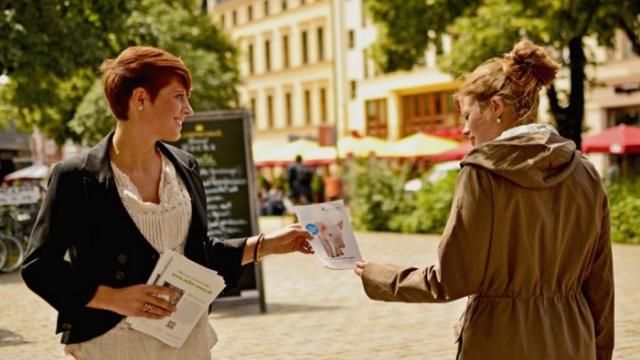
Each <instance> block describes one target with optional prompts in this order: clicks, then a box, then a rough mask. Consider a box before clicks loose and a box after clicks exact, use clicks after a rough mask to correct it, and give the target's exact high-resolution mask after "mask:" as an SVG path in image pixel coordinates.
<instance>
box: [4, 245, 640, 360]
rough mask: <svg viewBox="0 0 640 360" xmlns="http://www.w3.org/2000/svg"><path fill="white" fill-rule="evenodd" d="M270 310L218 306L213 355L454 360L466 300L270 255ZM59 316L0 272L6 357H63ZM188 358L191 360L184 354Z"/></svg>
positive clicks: (376, 249)
mask: <svg viewBox="0 0 640 360" xmlns="http://www.w3.org/2000/svg"><path fill="white" fill-rule="evenodd" d="M357 238H358V241H359V244H360V247H361V251H362V253H363V256H365V258H367V259H370V260H375V261H381V262H395V263H402V264H407V265H418V266H420V265H424V264H427V263H431V262H432V261H434V260H435V256H436V255H435V250H436V245H437V237H435V236H416V235H411V236H407V235H399V234H383V233H366V234H365V233H361V234H358V235H357ZM614 261H615V275H616V279H615V280H616V350H615V352H614V358H615V359H638V358H640V286H639V284H640V281H639V280H638V279H640V246H625V245H615V246H614ZM263 269H264V273H265V289H266V298H267V303H268V313H267V314H260V313H259V310H258V306H257V303H256V302H255V299H253V300H252V299H251V298H250V297H247V299H245V300H240V301H229V302H228V301H225V302H222V303H219V304H217V305H216V307H215V309H214V311H215V314H214V315H213V316H211V317H210V321H211V323H212V324H213V326H214V328H215V329H216V331H217V333H218V336H219V338H220V340H219V342H218V344H217V345H216V346H215V347H214V350H213V355H214V358H215V359H453V358H454V357H455V350H456V348H455V344H454V336H453V324H454V323H455V322H456V320H457V318H458V316H459V315H460V313H461V311H462V309H463V308H464V305H465V301H464V300H460V301H456V302H453V303H449V304H434V305H431V304H395V303H394V304H391V303H380V302H373V301H370V300H368V299H367V298H366V296H365V294H364V292H363V291H362V287H361V284H360V281H359V279H358V278H357V277H356V276H355V275H354V274H353V272H352V271H335V270H328V269H325V268H323V267H322V266H321V265H320V263H319V261H318V260H317V259H316V258H315V257H313V256H304V255H300V254H291V255H285V256H277V257H269V258H267V259H265V261H264V265H263ZM54 321H55V312H54V311H53V310H52V309H51V308H50V307H49V306H48V305H47V304H46V303H45V302H44V301H43V300H41V299H39V298H38V297H37V296H35V295H33V294H32V293H30V292H29V290H28V289H27V288H26V287H25V285H24V284H23V283H22V281H21V279H20V277H19V275H18V274H17V273H16V274H9V275H6V274H5V275H0V359H3V360H15V359H21V360H22V359H30V360H36V359H47V360H49V359H63V358H64V356H63V354H62V347H61V345H60V344H59V343H58V336H54V335H53V332H54ZM183 360H186V359H183Z"/></svg>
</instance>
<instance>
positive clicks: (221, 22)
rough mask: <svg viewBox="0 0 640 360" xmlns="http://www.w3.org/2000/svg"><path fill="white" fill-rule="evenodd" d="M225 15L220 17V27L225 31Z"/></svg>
mask: <svg viewBox="0 0 640 360" xmlns="http://www.w3.org/2000/svg"><path fill="white" fill-rule="evenodd" d="M224 25H225V24H224V14H222V15H220V27H221V28H223V29H224Z"/></svg>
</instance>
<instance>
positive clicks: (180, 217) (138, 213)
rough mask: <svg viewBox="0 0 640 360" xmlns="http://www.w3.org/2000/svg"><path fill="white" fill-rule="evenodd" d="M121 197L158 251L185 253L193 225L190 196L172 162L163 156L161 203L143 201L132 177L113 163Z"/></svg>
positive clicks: (136, 222)
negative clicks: (190, 228)
mask: <svg viewBox="0 0 640 360" xmlns="http://www.w3.org/2000/svg"><path fill="white" fill-rule="evenodd" d="M111 169H113V175H114V178H115V180H116V186H117V187H118V193H119V194H120V199H121V200H122V203H123V204H124V207H125V208H126V209H127V212H128V213H129V215H130V216H131V218H132V219H133V222H134V223H135V224H136V226H137V227H138V229H139V230H140V232H141V233H142V235H144V237H145V238H146V239H147V241H149V243H150V244H151V245H152V246H153V247H154V249H156V250H157V251H158V252H160V253H162V252H163V251H164V249H165V248H169V249H171V250H173V251H175V252H177V253H180V254H183V253H184V244H185V241H186V239H187V235H188V233H189V225H190V224H191V197H190V196H189V192H188V191H187V189H186V187H185V185H184V183H183V182H182V179H180V177H179V176H178V175H177V174H176V169H175V168H174V167H173V164H172V163H171V161H168V160H167V159H166V158H165V157H164V156H162V171H161V173H160V187H159V190H158V194H159V195H160V203H159V204H154V203H151V202H144V201H143V200H142V197H141V196H140V193H139V192H138V190H137V188H136V186H135V184H134V183H133V182H132V181H131V179H129V176H127V174H125V173H124V172H122V171H121V170H120V169H118V167H117V166H116V165H115V164H114V163H113V162H112V163H111Z"/></svg>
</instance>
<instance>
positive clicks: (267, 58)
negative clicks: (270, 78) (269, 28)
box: [264, 40, 271, 71]
mask: <svg viewBox="0 0 640 360" xmlns="http://www.w3.org/2000/svg"><path fill="white" fill-rule="evenodd" d="M264 66H265V69H266V71H271V40H265V41H264Z"/></svg>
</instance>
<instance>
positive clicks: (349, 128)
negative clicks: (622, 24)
mask: <svg viewBox="0 0 640 360" xmlns="http://www.w3.org/2000/svg"><path fill="white" fill-rule="evenodd" d="M363 2H364V1H363V0H334V1H331V0H317V1H313V0H306V1H305V0H260V1H258V0H229V1H218V2H217V3H216V4H215V5H213V6H212V7H211V9H210V12H211V14H212V16H213V19H214V21H217V22H218V23H219V24H220V25H221V26H222V27H223V29H224V30H225V31H227V32H228V33H229V34H230V35H231V37H232V38H233V39H234V41H235V42H236V44H237V45H238V46H239V47H240V49H241V53H242V55H241V64H240V68H241V73H242V77H243V79H244V84H243V85H242V86H241V88H240V94H241V103H242V104H243V106H245V107H247V108H250V109H252V110H253V111H254V113H255V124H256V126H255V128H256V140H274V141H281V142H285V141H287V140H288V139H289V138H290V137H291V135H296V136H312V137H315V136H317V135H318V134H319V133H321V131H319V129H320V128H332V129H334V131H335V132H336V134H337V136H339V137H340V136H346V135H349V134H352V133H358V134H360V135H371V136H376V137H380V138H384V139H389V140H395V139H399V138H402V137H405V136H408V135H411V134H413V133H416V132H418V131H426V132H429V133H433V134H436V135H440V136H445V137H450V138H455V139H461V138H462V137H461V130H462V123H461V119H460V118H459V116H457V115H456V112H455V110H454V104H453V98H452V95H453V93H454V92H455V90H456V89H457V87H458V86H459V85H460V83H459V81H457V80H456V79H454V78H453V77H452V76H451V75H450V74H447V73H444V72H441V71H439V70H438V67H437V65H436V64H437V60H438V56H440V55H442V54H447V53H448V52H449V51H450V49H451V39H450V38H449V37H448V36H443V37H442V38H440V39H439V44H438V46H430V47H429V48H428V49H427V50H426V51H425V54H424V56H423V57H422V58H421V59H420V61H419V62H418V64H417V65H416V66H415V67H414V68H413V69H412V70H411V71H398V72H394V73H392V74H380V73H379V72H378V71H377V70H376V67H375V65H374V61H373V59H372V57H371V45H372V44H373V43H374V42H375V41H376V38H377V29H376V27H375V26H374V24H373V23H372V21H371V19H369V18H368V16H367V14H366V11H365V9H364V5H363ZM585 43H586V45H587V47H588V48H589V51H588V53H590V54H593V57H594V58H593V59H592V60H594V61H595V62H596V63H597V64H598V65H597V66H596V67H593V68H589V69H588V71H587V72H588V75H589V78H590V79H591V80H593V81H592V82H591V83H590V84H589V86H588V87H587V88H586V92H585V96H586V98H585V100H586V109H585V110H586V113H585V128H586V132H585V135H589V134H591V133H595V132H599V131H601V130H603V129H604V128H606V127H610V126H615V125H618V124H620V123H627V124H635V125H640V58H639V57H638V56H637V55H635V54H634V53H633V51H632V50H631V44H630V42H629V40H628V39H627V38H626V37H625V35H624V34H623V33H622V32H619V33H618V34H617V35H616V40H615V47H614V49H612V50H611V49H603V48H599V47H597V46H596V43H595V41H594V40H593V39H586V40H585ZM566 71H567V70H566V69H563V71H562V72H561V73H560V74H559V77H558V80H557V81H556V85H557V87H558V88H560V89H561V88H563V87H564V88H568V82H567V79H568V74H567V73H566ZM539 119H540V120H541V121H543V122H546V121H551V120H552V118H551V116H550V114H549V111H548V104H547V99H546V96H545V95H544V94H542V93H541V103H540V110H539ZM592 160H593V161H594V162H595V163H596V165H597V166H598V168H599V169H600V170H601V171H604V170H603V169H604V167H606V166H607V164H608V161H609V157H608V156H598V155H594V156H592Z"/></svg>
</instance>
